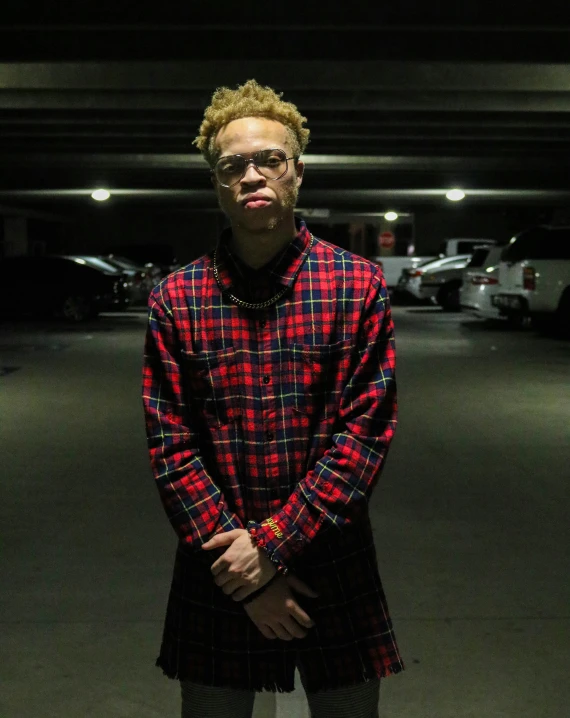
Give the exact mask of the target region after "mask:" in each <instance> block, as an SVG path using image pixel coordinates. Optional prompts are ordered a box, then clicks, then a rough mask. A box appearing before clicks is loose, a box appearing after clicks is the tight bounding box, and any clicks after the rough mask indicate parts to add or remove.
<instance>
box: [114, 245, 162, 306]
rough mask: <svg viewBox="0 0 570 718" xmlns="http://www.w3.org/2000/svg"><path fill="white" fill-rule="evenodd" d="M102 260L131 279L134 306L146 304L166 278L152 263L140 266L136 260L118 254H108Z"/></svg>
mask: <svg viewBox="0 0 570 718" xmlns="http://www.w3.org/2000/svg"><path fill="white" fill-rule="evenodd" d="M101 258H102V259H104V260H105V261H106V262H109V263H110V264H112V265H113V266H114V267H117V269H120V270H121V271H123V272H124V273H125V274H126V275H127V276H128V277H129V282H130V288H131V300H132V303H133V304H146V302H147V300H148V295H149V294H150V293H151V291H152V290H153V288H154V287H155V286H156V285H157V284H158V283H159V282H160V280H161V279H162V277H163V276H164V273H163V271H162V269H161V268H160V267H159V266H158V265H156V264H152V262H148V263H147V264H139V263H138V262H135V261H134V260H131V259H128V258H127V257H122V256H120V255H116V254H107V255H104V256H102V257H101Z"/></svg>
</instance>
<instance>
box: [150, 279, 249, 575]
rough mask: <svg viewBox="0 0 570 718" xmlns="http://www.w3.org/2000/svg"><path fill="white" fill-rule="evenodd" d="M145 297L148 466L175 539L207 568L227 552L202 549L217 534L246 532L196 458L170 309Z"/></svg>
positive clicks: (195, 437) (161, 300) (195, 441)
mask: <svg viewBox="0 0 570 718" xmlns="http://www.w3.org/2000/svg"><path fill="white" fill-rule="evenodd" d="M159 293H160V285H159V286H158V287H157V288H155V290H153V292H152V293H151V295H150V297H149V313H148V328H147V333H146V340H145V348H144V361H143V391H142V394H143V406H144V412H145V423H146V433H147V442H148V449H149V454H150V464H151V468H152V472H153V475H154V478H155V480H156V485H157V487H158V491H159V494H160V497H161V499H162V503H163V505H164V508H165V510H166V513H167V515H168V518H169V519H170V523H171V524H172V526H173V528H174V530H175V531H176V534H177V535H178V538H179V540H180V541H181V542H182V543H183V544H184V545H186V546H187V547H189V548H190V549H191V550H192V549H194V550H195V551H196V554H197V556H199V557H200V560H202V561H204V562H205V563H207V564H209V565H211V564H212V563H213V562H214V560H216V559H217V558H218V557H219V556H220V555H221V554H222V553H223V552H224V551H225V550H226V549H225V548H223V549H213V550H211V551H203V550H202V549H201V546H202V544H203V543H205V542H206V541H207V540H208V539H210V538H211V537H212V536H214V535H215V534H218V533H222V532H225V531H231V530H232V529H238V528H244V527H243V524H242V522H241V520H240V519H239V517H238V516H237V515H236V514H235V513H234V512H233V511H231V510H230V508H229V507H228V504H227V502H226V500H225V498H224V496H223V494H222V491H221V490H220V489H219V487H218V486H216V484H215V483H214V481H213V480H212V477H211V476H210V475H209V473H208V471H207V470H206V468H205V466H204V461H203V459H202V457H201V455H200V441H199V436H198V434H197V433H196V431H195V430H194V429H193V428H192V426H191V425H190V424H191V422H190V418H189V412H188V411H187V410H186V408H185V402H184V396H183V390H182V376H181V369H180V361H179V359H178V342H177V339H176V331H175V327H174V324H173V321H172V310H171V309H170V308H169V307H168V305H167V303H166V302H165V301H164V298H163V297H162V296H161V297H157V296H155V294H159Z"/></svg>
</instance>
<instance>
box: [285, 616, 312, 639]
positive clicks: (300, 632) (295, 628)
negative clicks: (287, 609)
mask: <svg viewBox="0 0 570 718" xmlns="http://www.w3.org/2000/svg"><path fill="white" fill-rule="evenodd" d="M282 624H283V626H284V627H285V628H286V629H287V631H288V632H289V633H290V634H291V635H292V636H293V637H294V638H305V636H306V635H307V631H306V630H305V629H304V628H303V627H302V626H300V625H299V624H298V623H297V621H295V619H293V618H291V617H288V618H285V619H283V621H282Z"/></svg>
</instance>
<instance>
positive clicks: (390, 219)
mask: <svg viewBox="0 0 570 718" xmlns="http://www.w3.org/2000/svg"><path fill="white" fill-rule="evenodd" d="M384 219H387V220H388V222H394V221H395V220H396V219H398V213H397V212H386V214H385V215H384Z"/></svg>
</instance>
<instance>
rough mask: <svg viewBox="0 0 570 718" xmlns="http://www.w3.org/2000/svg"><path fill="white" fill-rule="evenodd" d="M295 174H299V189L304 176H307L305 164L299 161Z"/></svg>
mask: <svg viewBox="0 0 570 718" xmlns="http://www.w3.org/2000/svg"><path fill="white" fill-rule="evenodd" d="M295 172H296V174H297V187H300V186H301V184H302V182H303V176H304V174H305V163H304V162H301V160H299V161H298V162H297V165H296V166H295Z"/></svg>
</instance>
